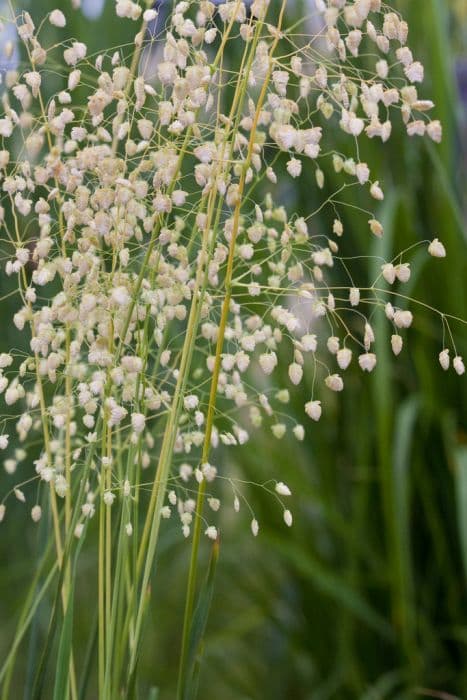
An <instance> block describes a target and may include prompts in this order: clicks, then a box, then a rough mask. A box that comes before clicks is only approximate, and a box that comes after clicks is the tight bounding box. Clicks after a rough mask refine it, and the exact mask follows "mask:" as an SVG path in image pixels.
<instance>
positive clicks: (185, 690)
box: [182, 540, 219, 700]
mask: <svg viewBox="0 0 467 700" xmlns="http://www.w3.org/2000/svg"><path fill="white" fill-rule="evenodd" d="M218 559H219V540H216V541H215V542H214V544H213V546H212V551H211V558H210V561H209V567H208V572H207V576H206V580H205V582H204V584H203V586H202V588H201V591H200V594H199V599H198V605H197V606H196V610H195V612H194V615H193V619H192V623H191V627H190V637H189V643H188V655H187V663H186V666H185V673H184V676H183V677H182V697H183V700H194V698H195V697H196V694H197V687H198V677H199V670H200V662H201V656H202V644H203V638H204V633H205V630H206V624H207V620H208V615H209V610H210V607H211V601H212V596H213V591H214V580H215V573H216V567H217V562H218Z"/></svg>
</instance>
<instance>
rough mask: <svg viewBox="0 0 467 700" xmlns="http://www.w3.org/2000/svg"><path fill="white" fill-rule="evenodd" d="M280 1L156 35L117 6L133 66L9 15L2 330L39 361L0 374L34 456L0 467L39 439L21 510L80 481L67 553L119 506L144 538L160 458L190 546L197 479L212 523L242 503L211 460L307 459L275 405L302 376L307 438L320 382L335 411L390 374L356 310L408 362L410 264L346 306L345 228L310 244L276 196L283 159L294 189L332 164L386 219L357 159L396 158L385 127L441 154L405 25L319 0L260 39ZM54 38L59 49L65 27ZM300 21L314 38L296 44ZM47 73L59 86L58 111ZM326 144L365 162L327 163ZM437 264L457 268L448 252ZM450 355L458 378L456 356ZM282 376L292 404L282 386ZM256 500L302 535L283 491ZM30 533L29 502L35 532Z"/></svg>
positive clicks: (311, 227) (0, 165) (20, 491)
mask: <svg viewBox="0 0 467 700" xmlns="http://www.w3.org/2000/svg"><path fill="white" fill-rule="evenodd" d="M268 4H269V3H268V0H253V2H252V3H250V4H249V5H246V4H245V3H243V2H240V1H238V0H231V1H229V2H225V3H216V4H214V3H212V2H209V1H208V0H200V1H199V2H185V1H182V2H180V3H178V4H177V5H175V6H174V9H173V11H172V13H171V16H170V17H169V19H168V21H167V26H166V27H165V30H164V32H162V33H160V34H158V35H154V33H151V31H149V29H148V27H149V28H150V27H151V24H152V23H154V22H156V21H157V11H156V10H154V9H151V8H149V9H144V8H142V7H141V6H140V5H138V4H137V3H135V2H132V1H131V0H118V1H117V2H116V14H117V15H118V17H120V18H125V19H129V20H134V21H137V22H138V30H137V33H136V35H135V39H134V43H135V46H134V52H135V53H134V55H133V61H132V62H131V63H130V61H125V58H124V55H123V52H122V51H116V52H114V53H112V51H104V52H103V53H101V54H100V55H97V56H89V55H88V50H87V47H86V44H85V43H83V42H82V41H76V40H71V39H70V40H66V41H65V43H64V44H63V45H59V46H57V45H55V46H53V47H52V48H51V49H48V48H47V47H45V46H43V45H42V43H41V34H44V33H45V34H46V30H45V27H44V25H43V24H41V25H40V26H39V28H36V26H35V23H34V22H33V19H32V18H31V16H30V15H29V14H28V13H26V12H24V13H22V14H21V15H19V16H18V17H16V18H14V19H9V20H6V19H5V22H13V24H14V25H15V27H16V31H17V36H18V41H19V42H20V44H21V51H22V53H23V55H24V57H25V59H26V60H27V63H28V65H27V67H26V69H25V70H24V71H22V72H21V71H19V70H11V71H9V72H7V73H6V74H4V76H3V83H4V91H3V94H2V104H3V115H2V117H1V119H0V137H1V142H2V150H0V189H1V197H2V206H1V209H0V219H1V225H2V251H3V264H2V267H3V272H2V274H5V275H8V276H11V277H14V278H15V279H17V285H18V296H19V299H20V301H19V305H18V308H17V311H16V313H15V315H14V318H13V322H14V325H15V326H16V328H17V329H18V330H19V331H22V332H24V334H25V336H27V337H28V340H27V344H28V346H29V353H28V354H27V355H24V354H23V353H19V352H17V353H11V354H3V355H1V356H0V374H1V376H0V392H1V393H2V395H3V400H4V401H5V403H6V405H7V406H9V407H13V406H17V407H19V411H20V415H19V416H18V415H17V414H16V416H15V417H13V413H14V410H13V409H10V411H12V413H11V416H12V417H10V418H8V419H5V420H4V421H3V431H2V434H1V436H0V448H1V449H3V450H7V451H8V449H9V448H8V439H9V434H11V433H12V432H13V431H14V430H15V429H16V432H17V434H18V438H19V442H20V443H21V445H24V446H25V447H24V449H23V448H21V449H16V451H15V453H14V454H12V455H7V458H6V459H5V461H4V467H5V469H6V471H7V472H9V473H11V474H13V473H14V472H15V470H16V468H17V465H18V463H19V462H21V461H25V460H27V456H28V452H27V449H26V446H27V444H28V441H29V439H30V438H31V436H34V435H36V436H37V435H40V436H41V438H40V439H41V442H42V445H43V450H42V454H41V455H40V457H39V458H38V459H37V460H36V461H35V463H34V465H31V467H30V473H29V474H28V475H27V477H26V478H27V479H28V485H27V486H26V487H21V485H19V486H17V487H16V488H14V489H13V490H12V493H14V494H15V495H16V497H17V498H18V499H19V500H21V501H25V500H26V495H25V494H28V500H30V499H33V500H34V499H35V498H36V496H35V495H34V494H38V489H37V483H39V484H40V483H43V482H47V483H48V484H49V485H50V489H51V491H50V492H51V494H53V497H54V498H55V497H56V496H58V497H59V498H64V499H67V498H71V493H72V491H73V489H74V488H75V486H76V485H77V484H79V483H80V480H81V479H82V478H83V474H84V473H85V472H84V465H85V464H86V463H87V461H88V462H89V466H90V468H89V470H88V471H87V472H86V473H85V480H86V483H85V488H84V496H83V502H82V503H78V506H79V508H80V515H79V518H78V520H77V522H75V524H74V527H75V534H76V535H77V536H80V535H81V533H82V532H83V528H84V526H85V522H86V520H87V519H89V518H91V517H92V516H93V515H94V512H95V509H96V505H97V504H98V503H101V504H103V506H105V507H111V506H112V504H113V503H114V501H115V499H116V498H119V499H122V500H123V502H125V501H127V502H128V504H129V505H128V509H127V517H126V522H125V530H126V533H127V534H128V535H131V534H132V532H133V524H132V520H131V512H132V511H131V505H130V504H131V501H132V499H133V498H134V497H136V496H137V493H138V490H139V489H141V488H143V486H144V485H145V482H148V483H149V484H152V483H153V482H154V479H155V476H154V474H155V469H156V466H157V465H158V464H159V463H160V462H161V460H163V459H165V460H169V461H170V471H169V474H168V477H167V479H166V482H165V484H164V487H166V491H165V503H164V505H163V507H162V508H161V511H160V515H161V517H170V515H171V513H172V512H173V513H177V514H178V517H179V518H180V523H181V527H182V530H183V533H184V534H185V535H186V536H188V535H189V534H190V530H191V527H192V523H193V521H194V518H195V517H197V513H196V501H195V499H194V498H193V494H194V493H195V492H196V488H197V485H198V484H201V483H203V482H204V486H205V488H207V489H208V494H207V495H208V503H209V506H210V508H211V510H212V511H214V512H215V511H217V510H218V509H219V507H220V500H219V498H217V497H215V496H214V495H211V494H210V489H211V485H212V482H214V480H216V479H217V480H219V479H223V480H224V483H226V482H227V483H228V484H229V485H230V486H231V488H232V491H233V499H234V508H235V510H237V511H238V510H239V509H240V503H241V501H242V500H245V497H244V495H243V494H242V491H241V488H240V486H241V485H239V484H237V483H236V482H234V480H233V479H231V478H230V477H229V475H228V474H226V473H224V472H223V470H222V468H219V469H218V468H216V467H215V466H213V465H212V464H211V463H210V462H211V460H209V459H208V458H207V457H208V456H209V454H210V450H211V448H215V447H217V446H218V444H220V443H221V444H223V445H237V444H240V445H241V444H244V443H245V442H247V441H248V439H249V436H250V432H251V431H252V429H254V428H259V427H260V426H263V429H269V430H271V431H272V434H273V435H274V436H275V437H276V438H278V439H280V438H282V437H283V436H284V434H285V433H286V431H287V430H288V429H291V430H293V433H294V435H295V437H296V438H297V439H298V440H302V439H303V438H304V434H305V427H304V426H303V425H302V424H295V423H294V422H293V420H292V418H284V415H286V411H285V410H284V405H285V404H287V402H288V400H289V390H290V389H292V388H293V386H296V385H298V384H300V382H301V381H302V378H303V376H304V371H305V370H306V368H307V366H308V367H311V368H312V371H313V372H314V375H315V379H316V381H313V387H314V391H315V392H316V393H315V394H314V395H312V396H310V398H309V401H307V402H306V405H305V407H304V412H305V414H307V416H308V417H309V418H311V419H312V421H318V420H319V419H320V416H321V411H322V407H321V401H320V399H319V398H317V397H318V396H319V395H321V394H320V392H319V393H318V388H319V384H320V383H322V384H323V392H325V391H327V390H329V391H333V392H340V391H342V390H343V388H344V381H345V380H344V373H345V370H346V369H347V368H348V367H349V365H350V364H351V363H352V362H358V365H359V366H360V367H361V369H362V370H364V371H366V372H371V371H372V370H373V369H374V368H375V366H376V365H377V356H376V354H375V352H374V342H375V334H374V330H373V327H372V324H371V318H370V316H369V315H368V313H366V310H368V309H370V311H371V314H374V313H375V310H376V311H377V310H378V307H381V312H382V313H385V314H386V316H387V320H388V323H389V324H391V325H392V327H393V335H392V339H391V345H392V350H393V352H394V353H395V354H396V355H398V354H399V353H400V352H401V350H402V346H403V337H404V332H405V331H406V329H407V328H409V327H410V326H411V324H412V320H413V316H412V312H411V311H410V310H408V309H407V308H406V304H405V303H404V304H402V305H401V306H398V305H397V300H398V298H399V297H398V294H397V285H403V284H404V283H406V282H407V281H408V280H409V277H410V264H409V262H405V261H404V259H403V257H402V256H401V257H398V258H397V259H396V260H394V261H387V262H384V264H383V265H382V267H381V274H380V278H379V279H378V280H376V282H375V285H374V287H372V288H370V289H365V290H362V289H359V288H358V287H356V286H355V285H354V284H353V283H349V286H348V288H347V289H344V288H342V287H339V288H335V289H333V287H332V279H333V269H332V268H333V266H334V265H336V264H338V263H339V239H340V237H341V236H342V235H343V234H344V227H343V223H342V221H341V220H340V218H339V216H338V214H337V215H336V218H335V220H334V224H333V227H332V230H330V231H329V232H328V234H327V235H323V232H322V231H320V232H319V235H318V234H317V233H316V231H315V228H317V227H316V226H315V222H314V220H312V212H310V211H303V212H288V211H287V210H286V208H285V206H284V205H283V203H281V202H280V201H277V192H278V191H279V190H278V189H277V188H276V187H275V183H276V182H277V179H278V175H277V173H276V171H277V168H276V170H275V163H276V160H277V158H278V156H280V157H281V158H285V163H286V171H287V177H290V178H300V177H302V178H307V182H308V183H309V187H311V188H314V189H315V191H316V192H319V190H322V189H323V187H324V185H325V181H324V180H325V176H324V172H323V169H322V168H321V167H320V162H322V160H323V159H326V160H327V161H329V162H330V163H331V165H332V167H333V168H334V170H335V172H336V173H340V174H341V175H342V178H343V183H346V184H347V185H348V186H351V185H354V184H358V185H359V186H361V187H363V188H366V189H367V191H368V199H369V202H371V200H372V199H373V200H375V206H377V203H378V202H379V201H380V200H382V199H383V198H384V192H383V188H382V186H381V184H380V183H379V182H378V180H377V179H375V178H374V177H373V174H372V173H371V172H370V168H369V167H368V165H367V163H364V162H360V160H359V159H358V155H357V154H358V140H359V139H365V138H368V139H373V138H376V139H381V141H383V142H386V141H388V139H389V138H390V136H391V130H392V123H393V120H396V119H397V120H401V119H402V121H403V123H404V124H405V127H406V130H407V134H408V135H409V136H414V135H417V136H418V135H419V136H424V135H425V136H426V137H427V138H430V139H432V140H433V141H435V142H439V141H440V140H441V136H442V132H441V125H440V123H439V122H438V121H432V120H430V119H429V117H428V116H427V114H428V113H429V111H430V110H431V108H432V107H433V104H432V103H431V102H430V101H429V100H427V99H424V98H422V97H420V96H419V94H418V90H417V84H418V83H421V82H422V80H423V66H422V65H421V63H419V62H418V61H417V60H415V59H414V57H413V55H412V52H411V50H410V48H409V47H408V46H407V45H406V40H407V34H408V28H407V24H406V23H405V22H404V21H403V20H402V19H401V18H400V17H399V16H398V15H397V14H396V13H395V12H393V11H392V10H391V9H390V8H387V7H385V6H382V3H381V1H380V0H355V2H353V1H350V0H327V1H326V2H325V1H324V0H314V3H310V15H312V16H311V19H310V17H308V18H305V19H304V20H303V27H299V28H297V29H296V30H295V31H296V33H294V32H293V31H289V32H288V31H287V29H286V28H284V27H283V26H282V27H280V28H279V27H278V26H275V25H274V24H272V23H271V22H273V21H275V19H276V20H277V17H276V16H275V15H274V11H273V12H272V13H271V10H273V8H272V6H271V7H270V8H268ZM276 9H277V8H276ZM269 15H271V17H270V16H269ZM274 18H275V19H274ZM48 21H49V22H50V23H51V24H52V25H54V26H55V27H58V28H60V29H61V28H63V31H64V32H65V31H66V17H65V15H64V14H63V12H62V11H61V10H59V9H57V10H54V11H53V12H52V13H50V14H49V16H48ZM310 22H311V24H312V25H313V27H316V32H315V34H314V35H309V36H306V35H305V34H304V31H303V28H305V29H306V28H307V27H309V26H310ZM141 23H142V25H141ZM231 42H236V44H237V45H238V46H237V49H236V52H235V55H236V56H240V57H242V58H241V60H240V58H239V59H238V64H237V65H231V64H229V68H228V70H227V69H226V68H224V66H223V63H222V60H220V58H219V57H222V55H223V54H224V53H225V52H226V51H227V50H228V45H230V43H231ZM362 47H365V48H364V51H365V53H366V54H369V53H371V54H372V55H374V59H372V60H373V70H372V71H371V72H368V71H366V72H365V73H363V72H362V71H359V69H358V59H359V52H360V51H361V49H362ZM3 50H4V52H5V53H6V55H7V56H8V55H9V54H11V53H12V52H13V50H14V45H13V42H10V43H9V44H6V45H5V46H4V47H3ZM135 55H136V56H137V58H138V60H136V61H135V59H134V56H135ZM230 60H232V59H230ZM57 65H59V66H60V75H61V76H63V81H64V84H63V85H62V86H61V87H60V91H59V92H57V93H56V94H51V88H50V87H49V85H48V83H49V81H50V82H51V83H53V84H56V83H57V78H56V75H55V73H56V70H57V69H56V66H57ZM83 93H86V101H85V103H84V104H83ZM75 95H77V98H76V101H75ZM232 95H234V97H232ZM336 130H341V131H343V132H344V133H345V134H346V135H348V144H349V154H351V153H353V154H354V155H353V156H352V155H343V154H341V153H337V152H336V151H335V150H333V148H332V143H333V136H332V135H333V133H335V132H336ZM325 141H326V143H327V145H326V149H324V148H322V144H323V143H324V142H325ZM328 144H331V145H330V147H329V145H328ZM362 224H363V225H364V226H367V227H368V237H369V239H370V238H371V236H377V237H380V236H383V234H384V232H383V226H382V224H381V223H380V221H378V219H377V217H376V216H371V217H370V218H369V219H368V217H366V219H365V220H363V221H362ZM364 252H365V251H363V253H364ZM428 252H429V253H430V254H431V255H433V256H435V257H444V256H445V254H446V252H445V249H444V246H443V244H442V243H441V242H440V241H439V240H438V239H435V240H434V241H432V242H431V243H429V247H428ZM380 283H381V285H383V286H384V285H385V284H386V285H387V284H388V285H391V288H392V289H394V290H395V291H394V294H393V296H392V298H393V303H384V302H383V301H379V297H378V289H379V287H378V285H379V284H380ZM386 288H387V287H386ZM371 314H370V315H371ZM443 321H444V319H443ZM328 328H331V329H332V330H331V334H330V335H329V336H328V335H327V333H326V329H328ZM441 350H442V351H441V354H440V357H439V359H440V363H441V366H442V367H443V369H448V368H449V366H450V364H451V360H450V350H449V348H442V349H441ZM451 351H452V353H453V359H452V365H453V367H454V369H455V371H456V372H457V373H458V374H463V373H464V364H463V362H462V359H461V357H459V356H458V355H457V354H456V352H455V350H454V349H453V348H452V349H451ZM283 362H287V363H288V380H287V382H288V384H289V386H282V387H281V388H279V389H278V388H277V385H278V383H279V381H280V379H279V378H278V377H279V374H281V372H280V367H279V369H277V368H278V365H280V364H281V363H283ZM274 375H277V376H276V377H275V376H274ZM282 376H284V374H282ZM209 390H211V394H209ZM304 422H305V421H304ZM168 435H169V437H167V436H168ZM170 436H171V437H170ZM36 439H37V438H36ZM167 450H168V453H169V454H168V456H167ZM89 455H91V457H88V456H89ZM212 461H216V460H215V459H213V460H212ZM34 470H35V471H34ZM145 474H147V476H144V475H145ZM30 477H33V478H31V479H30ZM30 482H31V483H32V484H36V486H34V491H32V486H31V483H30ZM264 488H266V489H267V490H269V491H270V492H271V493H274V494H275V496H276V497H277V499H278V501H279V503H280V505H281V507H282V509H283V516H284V520H285V523H286V524H287V525H291V524H292V515H291V513H290V511H289V510H288V509H287V508H285V506H284V505H283V502H284V499H286V498H287V497H288V496H290V490H289V488H288V487H287V486H286V485H285V484H283V483H282V482H277V483H276V482H275V481H272V482H270V483H268V484H265V485H264ZM29 491H31V496H29ZM34 502H36V501H35V500H34ZM73 505H75V504H73ZM0 508H1V517H2V518H3V515H4V512H5V505H4V504H3V505H2V506H0ZM247 508H248V509H249V510H251V509H250V507H249V505H248V504H247ZM40 516H41V508H40V506H39V505H38V504H37V502H36V505H34V507H33V508H32V518H33V519H34V520H35V521H37V520H38V519H39V518H40ZM198 517H202V516H201V514H199V513H198ZM252 518H253V519H252V522H251V529H252V532H253V534H255V535H256V534H257V532H258V527H259V526H258V522H257V521H256V519H255V518H254V514H253V513H252ZM205 523H206V524H205V533H206V535H207V536H208V537H210V538H213V539H215V538H216V537H217V528H216V526H214V525H211V524H209V521H205Z"/></svg>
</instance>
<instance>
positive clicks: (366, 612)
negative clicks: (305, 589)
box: [274, 539, 394, 641]
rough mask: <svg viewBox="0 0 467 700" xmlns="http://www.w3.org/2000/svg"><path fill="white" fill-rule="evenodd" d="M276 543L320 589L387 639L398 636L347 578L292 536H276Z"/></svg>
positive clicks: (285, 556)
mask: <svg viewBox="0 0 467 700" xmlns="http://www.w3.org/2000/svg"><path fill="white" fill-rule="evenodd" d="M274 546H275V548H276V549H277V550H278V551H279V552H280V553H281V555H282V556H283V557H284V558H285V559H288V560H289V561H290V563H291V564H293V566H294V567H295V568H296V569H297V571H299V572H300V573H301V574H302V575H303V576H306V577H307V578H309V579H310V581H312V582H313V584H314V585H315V587H316V588H317V589H318V590H320V591H321V592H322V593H325V594H326V595H328V596H330V597H331V598H333V599H334V600H335V601H336V602H337V603H339V604H340V605H342V607H344V608H345V609H346V610H348V611H349V612H351V613H352V614H353V615H355V616H356V617H357V618H359V619H360V620H361V621H362V622H364V623H365V624H366V625H368V627H370V628H371V629H373V630H375V631H376V632H378V634H380V635H381V636H382V637H383V638H384V639H387V640H389V641H392V640H393V639H394V632H393V630H392V627H391V625H390V624H389V623H388V622H387V621H386V620H385V619H384V618H383V617H382V616H381V615H380V614H379V613H378V612H376V610H374V609H373V608H372V607H371V605H369V603H367V602H366V600H365V599H364V598H362V597H361V596H360V595H359V594H358V593H356V592H355V591H354V590H353V589H352V588H350V587H349V586H347V585H346V583H345V581H343V580H342V579H341V578H339V577H338V576H336V575H335V574H334V573H332V572H331V571H330V570H329V569H327V568H326V567H324V566H323V565H322V564H321V563H320V562H318V561H317V560H316V559H314V558H313V557H312V556H311V555H310V554H309V552H307V551H305V550H304V549H303V548H302V547H300V546H298V545H296V544H294V542H293V541H292V540H291V539H282V540H279V539H275V540H274Z"/></svg>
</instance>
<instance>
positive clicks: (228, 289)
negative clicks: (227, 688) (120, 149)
mask: <svg viewBox="0 0 467 700" xmlns="http://www.w3.org/2000/svg"><path fill="white" fill-rule="evenodd" d="M286 4H287V0H283V2H282V6H281V11H280V15H279V21H278V31H277V33H276V36H275V38H274V40H273V42H272V44H271V48H270V50H269V68H268V71H267V74H266V77H265V80H264V82H263V86H262V88H261V92H260V95H259V98H258V102H257V105H256V111H255V115H254V119H253V125H252V128H251V132H250V139H249V143H248V152H247V157H246V159H245V162H244V164H243V168H242V173H241V177H240V182H239V190H238V199H237V203H236V206H235V211H234V222H233V228H232V235H231V239H230V244H229V256H228V261H227V270H226V274H225V280H224V289H225V292H224V300H223V304H222V311H221V319H220V323H219V330H218V335H217V344H216V355H215V361H214V368H213V373H212V379H211V388H210V393H209V402H208V411H207V416H206V430H205V435H204V442H203V450H202V457H201V462H202V463H205V462H207V461H208V459H209V454H210V450H211V436H212V428H213V423H214V413H215V409H216V398H217V387H218V382H219V373H220V368H221V360H222V351H223V347H224V337H225V329H226V325H227V319H228V316H229V310H230V301H231V296H232V276H233V267H234V258H235V246H236V241H237V235H238V228H239V222H240V210H241V206H242V198H243V192H244V188H245V180H246V174H247V171H248V168H249V167H250V164H251V158H252V155H253V148H254V144H255V137H256V130H257V126H258V121H259V116H260V113H261V109H262V107H263V104H264V100H265V97H266V92H267V89H268V86H269V81H270V79H271V73H272V68H273V54H274V51H275V49H276V46H277V44H278V41H279V36H280V28H281V25H282V20H283V15H284V11H285V7H286ZM260 24H261V23H259V22H258V25H260ZM249 69H251V63H250V64H249ZM248 76H249V74H248V73H247V75H246V78H245V80H246V81H247V80H248ZM205 491H206V480H205V479H203V480H202V481H201V483H200V484H199V487H198V494H197V503H196V513H197V518H196V520H195V526H194V530H193V541H192V548H191V558H190V568H189V573H188V584H187V595H186V601H185V614H184V621H183V632H182V648H181V655H180V664H179V676H178V688H177V698H178V700H183V695H184V692H185V688H184V676H185V668H186V662H187V653H188V642H189V632H190V625H191V619H192V615H193V605H194V598H195V591H196V575H197V565H198V553H199V544H200V538H201V523H202V512H203V505H204V497H205Z"/></svg>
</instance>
